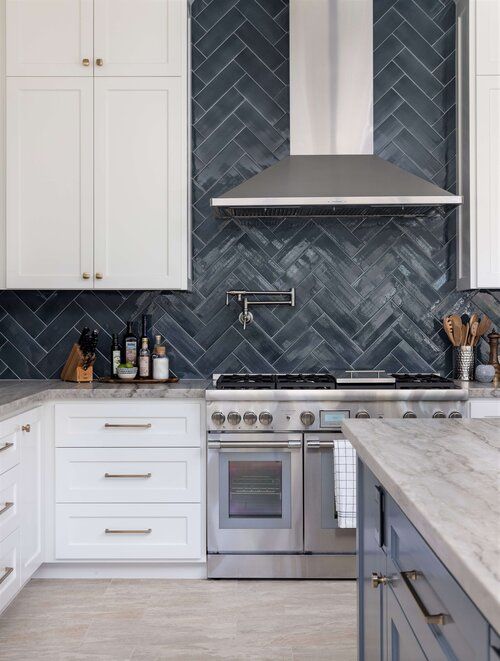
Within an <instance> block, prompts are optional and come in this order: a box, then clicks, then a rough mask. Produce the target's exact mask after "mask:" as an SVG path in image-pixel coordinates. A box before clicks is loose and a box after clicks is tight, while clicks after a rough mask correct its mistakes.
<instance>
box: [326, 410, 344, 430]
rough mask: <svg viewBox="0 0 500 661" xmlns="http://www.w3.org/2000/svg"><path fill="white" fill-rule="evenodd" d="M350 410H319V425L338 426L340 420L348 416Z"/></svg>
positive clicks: (340, 422)
mask: <svg viewBox="0 0 500 661" xmlns="http://www.w3.org/2000/svg"><path fill="white" fill-rule="evenodd" d="M350 413H351V412H350V411H320V412H319V416H320V419H319V426H320V427H321V428H326V429H328V428H332V427H333V428H338V427H340V425H341V424H342V420H346V419H347V418H350V417H351V416H350Z"/></svg>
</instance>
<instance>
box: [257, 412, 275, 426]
mask: <svg viewBox="0 0 500 661" xmlns="http://www.w3.org/2000/svg"><path fill="white" fill-rule="evenodd" d="M272 421H273V416H272V415H271V414H270V413H269V411H262V413H261V414H260V415H259V422H260V424H261V425H266V426H267V425H270V424H271V422H272Z"/></svg>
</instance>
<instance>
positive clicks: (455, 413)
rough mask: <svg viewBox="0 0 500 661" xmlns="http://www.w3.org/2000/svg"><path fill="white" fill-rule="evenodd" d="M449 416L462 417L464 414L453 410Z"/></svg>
mask: <svg viewBox="0 0 500 661" xmlns="http://www.w3.org/2000/svg"><path fill="white" fill-rule="evenodd" d="M448 417H449V418H461V417H462V414H461V413H460V411H452V412H451V413H450V415H449V416H448Z"/></svg>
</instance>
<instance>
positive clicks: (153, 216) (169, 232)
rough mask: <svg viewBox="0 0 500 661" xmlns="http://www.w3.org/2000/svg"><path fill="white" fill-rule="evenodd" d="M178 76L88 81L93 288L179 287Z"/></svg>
mask: <svg viewBox="0 0 500 661" xmlns="http://www.w3.org/2000/svg"><path fill="white" fill-rule="evenodd" d="M182 84H183V82H182V79H181V78H166V77H163V78H153V77H150V78H148V77H144V78H138V77H135V78H100V79H96V81H95V271H96V283H95V286H96V287H98V288H108V289H109V288H112V289H114V288H117V289H118V288H122V287H125V288H132V289H134V288H135V289H142V288H148V287H149V288H158V289H170V288H173V289H178V288H182V283H183V282H185V280H186V277H187V273H186V269H187V263H186V260H185V259H183V256H184V255H186V253H187V246H186V241H187V236H186V230H185V228H186V214H187V195H186V192H185V185H184V180H185V172H186V171H187V156H185V155H186V154H187V119H186V118H187V108H186V104H185V98H184V96H183V94H182Z"/></svg>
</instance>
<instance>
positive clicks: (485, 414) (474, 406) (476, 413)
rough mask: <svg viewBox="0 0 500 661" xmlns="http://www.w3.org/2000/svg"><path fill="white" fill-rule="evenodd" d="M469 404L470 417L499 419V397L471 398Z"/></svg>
mask: <svg viewBox="0 0 500 661" xmlns="http://www.w3.org/2000/svg"><path fill="white" fill-rule="evenodd" d="M469 406H470V417H471V418H499V419H500V399H498V400H497V399H471V401H470V403H469Z"/></svg>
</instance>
